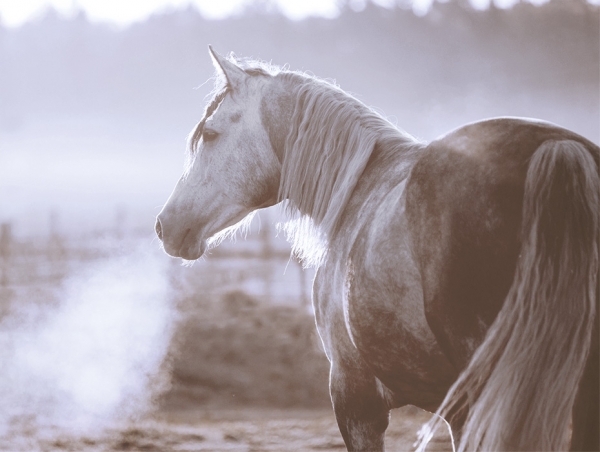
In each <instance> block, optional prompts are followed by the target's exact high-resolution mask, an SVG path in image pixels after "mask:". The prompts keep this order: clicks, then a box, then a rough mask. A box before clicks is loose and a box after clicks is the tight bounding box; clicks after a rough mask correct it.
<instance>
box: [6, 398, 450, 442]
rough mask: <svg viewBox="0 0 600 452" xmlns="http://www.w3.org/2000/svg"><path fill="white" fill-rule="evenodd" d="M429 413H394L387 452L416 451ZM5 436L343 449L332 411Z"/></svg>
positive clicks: (202, 417)
mask: <svg viewBox="0 0 600 452" xmlns="http://www.w3.org/2000/svg"><path fill="white" fill-rule="evenodd" d="M428 416H429V415H428V413H426V412H424V411H421V410H418V409H417V408H414V407H405V408H402V409H400V410H394V411H393V412H392V421H391V423H390V427H389V429H388V431H387V435H386V447H387V450H388V451H408V450H414V447H413V446H412V444H413V443H414V441H415V439H416V432H417V431H418V429H419V428H420V426H421V425H422V424H423V423H424V422H426V421H427V419H428ZM23 433H24V432H23V431H21V432H20V434H19V435H18V436H17V435H12V436H11V435H4V436H3V437H1V438H0V450H6V451H14V452H17V451H29V452H33V451H36V450H39V451H44V452H55V451H90V452H92V451H161V452H169V451H211V452H220V451H235V452H250V451H252V452H259V451H260V452H262V451H265V452H267V451H269V452H270V451H295V452H302V451H307V452H308V451H321V452H329V451H343V450H345V446H344V443H343V441H342V438H341V436H340V433H339V431H338V428H337V425H336V423H335V418H334V416H333V413H332V411H331V410H324V409H319V410H297V409H294V410H281V409H267V408H240V409H237V410H231V409H228V410H224V409H214V410H212V409H211V410H207V409H193V410H185V411H182V410H179V411H170V412H161V413H159V414H155V415H154V416H152V417H149V418H147V419H145V420H140V421H137V422H134V423H132V424H129V425H127V426H121V427H113V428H111V429H108V430H106V431H105V432H103V433H95V434H92V435H83V436H72V435H71V436H70V435H64V434H58V433H57V432H56V431H52V429H47V430H45V431H40V430H36V431H35V432H34V431H32V432H30V434H31V436H29V437H26V436H24V435H23ZM428 450H431V451H442V450H452V448H451V446H450V443H449V437H448V435H447V434H445V432H444V434H440V435H438V436H436V437H434V440H433V441H432V442H431V443H430V447H429V449H428Z"/></svg>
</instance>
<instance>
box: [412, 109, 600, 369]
mask: <svg viewBox="0 0 600 452" xmlns="http://www.w3.org/2000/svg"><path fill="white" fill-rule="evenodd" d="M566 139H568V140H574V141H578V142H580V143H582V144H583V145H584V146H585V147H586V148H587V149H588V150H589V151H590V152H591V153H592V155H593V157H594V160H595V161H596V165H598V147H597V146H595V145H594V144H592V143H591V142H589V141H588V140H586V139H584V138H583V137H580V136H579V135H577V134H575V133H573V132H570V131H568V130H565V129H562V128H559V127H556V126H554V125H551V124H548V123H543V122H534V121H528V120H522V119H508V118H506V119H494V120H487V121H483V122H479V123H474V124H470V125H467V126H465V127H462V128H460V129H457V130H455V131H454V132H452V133H450V134H448V135H446V136H444V137H443V138H441V139H439V140H436V141H434V142H432V143H431V144H430V145H428V146H427V147H426V148H425V149H424V150H423V152H422V156H421V158H420V159H419V160H418V161H417V163H416V164H415V166H414V168H413V169H412V172H411V175H410V178H409V181H408V183H407V187H406V216H407V222H408V230H409V234H410V237H411V240H412V243H413V252H414V258H415V261H416V263H417V266H418V267H419V270H420V273H421V278H422V279H421V280H422V286H423V297H424V304H425V314H426V318H427V321H428V323H429V325H430V327H431V329H432V331H433V332H434V334H435V336H436V338H437V339H438V342H439V344H440V346H441V347H442V349H443V351H444V352H445V354H446V355H447V357H448V358H449V359H450V361H451V362H452V363H453V364H454V366H455V367H456V369H457V370H458V371H460V370H461V369H462V368H463V367H464V366H465V364H466V363H467V362H468V360H469V358H470V356H471V354H472V352H473V351H474V349H475V348H476V347H477V345H478V344H479V343H480V342H481V341H482V339H483V337H484V335H485V332H486V331H487V328H488V327H489V325H490V324H491V323H492V322H493V320H494V319H495V317H496V315H497V313H498V311H499V310H500V308H501V306H502V303H503V301H504V299H505V297H506V294H507V292H508V290H509V288H510V286H511V283H512V280H513V275H514V272H515V267H516V262H517V257H518V255H519V251H520V239H519V231H520V224H521V217H522V206H523V195H524V185H525V177H526V174H527V168H528V162H529V160H530V158H531V156H532V155H533V153H534V152H535V151H536V149H537V148H538V147H539V146H540V145H541V144H542V143H543V142H545V141H548V140H566Z"/></svg>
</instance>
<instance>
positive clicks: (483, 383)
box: [156, 49, 600, 451]
mask: <svg viewBox="0 0 600 452" xmlns="http://www.w3.org/2000/svg"><path fill="white" fill-rule="evenodd" d="M210 53H211V56H212V58H213V62H214V64H215V67H216V69H217V71H218V77H217V82H216V86H215V90H214V93H213V94H214V95H213V98H212V100H211V102H210V103H209V104H208V106H207V108H206V111H205V114H204V117H203V118H202V119H201V121H200V122H199V123H198V125H197V126H196V128H195V129H194V130H193V132H192V134H191V135H190V139H189V153H188V157H187V162H186V167H185V171H184V173H183V175H182V177H181V179H180V180H179V182H178V183H177V185H176V187H175V189H174V191H173V193H172V194H171V197H170V198H169V200H168V201H167V203H166V204H165V206H164V208H163V209H162V211H161V213H160V214H159V215H158V217H157V221H156V231H157V234H158V236H159V237H160V239H161V240H162V242H163V246H164V249H165V251H166V252H167V253H168V254H170V255H172V256H176V257H181V258H183V259H187V260H194V259H198V258H199V257H200V256H202V255H203V254H204V253H205V251H206V250H207V248H208V247H210V245H211V244H214V243H216V242H217V241H218V240H217V239H216V238H218V237H219V236H220V235H221V234H223V231H230V230H231V229H232V228H235V227H236V225H237V224H239V223H240V222H241V220H243V219H244V218H246V217H247V216H248V215H249V214H251V213H252V212H254V211H256V210H257V209H260V208H263V207H267V206H271V205H274V204H276V203H279V202H282V203H284V204H285V205H286V210H287V212H288V214H289V215H290V222H289V223H287V226H286V231H287V232H288V235H289V238H290V240H291V241H292V243H293V249H294V252H295V253H296V254H297V255H298V256H299V257H300V258H301V259H302V260H303V262H304V263H305V264H306V265H314V266H315V267H317V273H316V277H315V281H314V290H313V304H314V310H315V317H316V323H317V329H318V332H319V335H320V337H321V340H322V342H323V345H324V348H325V351H326V354H327V357H328V359H329V361H330V363H331V370H330V392H331V398H332V402H333V407H334V411H335V415H336V418H337V422H338V425H339V428H340V431H341V434H342V436H343V438H344V441H345V443H346V446H347V448H348V449H349V450H368V451H376V450H383V447H384V434H385V430H386V428H387V425H388V420H389V412H390V409H392V408H396V407H400V406H403V405H407V404H412V405H416V406H418V407H421V408H424V409H426V410H430V411H436V412H437V414H438V415H439V416H441V417H442V418H444V419H446V420H447V421H448V422H449V423H450V425H451V427H452V431H453V434H454V439H455V442H456V444H457V447H458V449H459V450H486V451H489V450H564V449H566V448H569V447H570V448H571V450H599V449H600V447H599V432H598V428H599V416H598V414H599V395H598V382H599V377H598V367H599V364H598V353H599V352H598V349H599V347H598V316H597V311H598V301H597V287H598V232H599V231H598V215H599V207H598V197H599V190H600V188H599V185H600V184H599V175H598V173H599V169H598V168H599V152H600V151H599V148H598V146H596V145H595V144H593V143H591V142H590V141H588V140H586V139H585V138H583V137H581V136H579V135H577V134H575V133H573V132H570V131H568V130H565V129H563V128H560V127H558V126H555V125H552V124H549V123H546V122H541V121H534V120H527V119H518V118H498V119H490V120H485V121H481V122H477V123H474V124H469V125H466V126H464V127H461V128H459V129H457V130H455V131H453V132H451V133H449V134H448V135H446V136H444V137H442V138H440V139H438V140H435V141H433V142H431V143H429V144H425V143H421V142H418V141H417V140H415V139H414V138H412V137H411V136H409V135H407V134H406V133H404V132H402V131H400V130H398V129H397V128H396V127H395V126H393V125H391V124H390V123H389V122H388V121H386V120H385V119H384V118H382V117H381V116H380V115H378V114H377V113H375V112H373V111H372V110H371V109H369V108H367V107H366V106H365V105H363V104H362V103H361V102H359V101H358V100H356V99H355V98H353V97H352V96H350V95H348V94H347V93H345V92H344V91H342V90H341V89H340V88H338V87H337V86H334V85H332V84H330V83H327V82H325V81H322V80H319V79H317V78H316V77H312V76H308V75H306V74H301V73H297V72H292V71H287V70H280V69H279V68H277V67H274V66H271V65H267V64H264V63H259V62H253V61H243V60H242V61H237V60H235V59H234V58H232V57H230V58H223V57H221V56H220V55H218V54H217V53H215V52H214V51H213V50H212V49H210ZM439 419H440V417H434V418H433V420H432V422H431V424H433V425H429V426H426V427H424V428H423V429H422V438H421V443H420V447H421V448H424V447H425V446H426V443H427V441H428V440H429V439H430V436H431V435H430V433H429V432H430V431H431V429H433V428H435V424H436V422H439ZM571 424H572V429H571V427H570V425H571ZM569 444H570V446H569Z"/></svg>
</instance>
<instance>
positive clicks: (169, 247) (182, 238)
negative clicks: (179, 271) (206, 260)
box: [154, 215, 206, 260]
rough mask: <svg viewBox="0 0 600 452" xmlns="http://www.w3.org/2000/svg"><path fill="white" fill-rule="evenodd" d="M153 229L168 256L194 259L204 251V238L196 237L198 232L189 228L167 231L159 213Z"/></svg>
mask: <svg viewBox="0 0 600 452" xmlns="http://www.w3.org/2000/svg"><path fill="white" fill-rule="evenodd" d="M154 230H155V231H156V235H157V236H158V238H159V239H160V240H161V241H162V243H163V248H164V250H165V252H166V253H167V254H168V255H169V256H173V257H181V258H183V259H186V260H196V259H198V258H200V257H201V256H202V255H203V254H204V252H205V251H206V240H201V239H200V237H198V232H195V231H192V229H191V228H186V229H183V230H180V231H169V230H168V229H165V224H164V221H162V220H161V218H160V215H159V216H158V217H156V224H155V225H154Z"/></svg>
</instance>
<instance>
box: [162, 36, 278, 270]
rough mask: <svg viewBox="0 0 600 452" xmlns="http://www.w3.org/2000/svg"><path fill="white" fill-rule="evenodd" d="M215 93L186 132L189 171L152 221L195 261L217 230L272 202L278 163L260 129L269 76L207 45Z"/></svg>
mask: <svg viewBox="0 0 600 452" xmlns="http://www.w3.org/2000/svg"><path fill="white" fill-rule="evenodd" d="M209 50H210V54H211V56H212V59H213V63H214V66H215V68H216V69H217V72H218V76H217V85H216V87H215V95H214V97H213V99H212V101H211V102H210V103H209V105H208V106H207V108H206V112H205V115H204V117H203V118H202V120H201V121H200V122H199V123H198V125H197V126H196V128H195V129H194V131H193V132H192V133H191V134H190V139H189V155H188V162H187V165H186V169H185V170H184V173H183V175H182V176H181V178H180V179H179V181H178V182H177V185H176V186H175V189H174V190H173V193H172V194H171V196H170V197H169V199H168V200H167V203H166V204H165V205H164V207H163V209H162V211H161V212H160V214H159V215H158V217H157V219H156V232H157V234H158V237H159V238H160V239H161V240H162V242H163V245H164V249H165V251H166V252H167V253H168V254H170V255H171V256H174V257H182V258H184V259H189V260H194V259H198V258H199V257H201V256H202V255H203V254H204V252H205V251H206V249H207V241H208V243H210V238H211V237H213V236H214V235H215V234H217V233H218V232H220V231H222V230H224V229H226V228H228V227H230V226H232V225H235V224H236V223H239V222H240V221H241V220H243V219H244V218H245V217H246V216H247V215H248V214H250V213H251V212H253V211H255V210H256V209H259V208H262V207H267V206H271V205H273V204H275V203H276V202H277V193H278V188H279V178H280V171H281V164H280V162H279V160H278V158H277V155H276V152H275V150H274V149H273V141H272V139H271V138H270V136H269V132H268V130H267V129H268V128H273V124H270V125H269V127H267V126H265V118H267V120H269V118H270V120H271V121H273V120H275V118H274V116H273V114H272V112H271V114H265V112H264V105H265V99H264V93H265V92H266V91H268V92H269V93H271V92H272V91H273V90H272V89H269V90H267V89H266V88H267V85H269V84H270V83H272V81H273V80H274V77H272V76H271V75H270V74H269V73H268V72H267V71H261V73H260V74H256V73H251V71H245V70H244V69H242V68H241V67H239V66H238V65H236V64H234V63H233V62H232V61H230V60H228V59H226V58H224V57H222V56H220V55H219V54H217V53H216V52H215V51H214V50H213V49H212V48H211V47H209Z"/></svg>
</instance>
